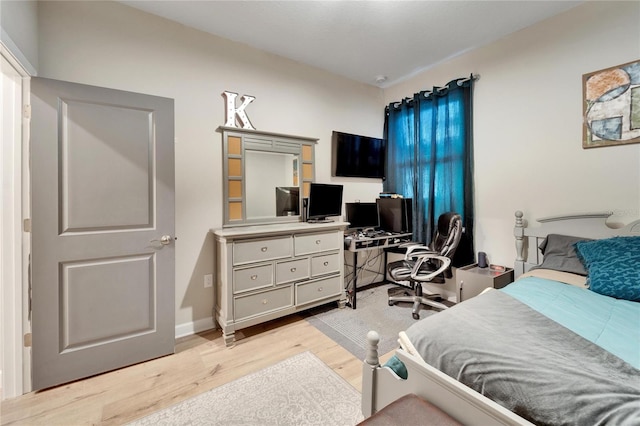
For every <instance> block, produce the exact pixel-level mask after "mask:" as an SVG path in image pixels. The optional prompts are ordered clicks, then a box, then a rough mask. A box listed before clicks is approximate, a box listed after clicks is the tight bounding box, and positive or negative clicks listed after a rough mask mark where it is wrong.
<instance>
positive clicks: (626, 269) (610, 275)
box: [575, 237, 640, 302]
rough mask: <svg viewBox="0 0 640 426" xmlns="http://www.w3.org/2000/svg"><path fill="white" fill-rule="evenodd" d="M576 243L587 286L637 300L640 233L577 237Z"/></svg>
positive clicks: (639, 273)
mask: <svg viewBox="0 0 640 426" xmlns="http://www.w3.org/2000/svg"><path fill="white" fill-rule="evenodd" d="M575 247H576V252H577V254H578V257H579V258H580V260H581V261H582V263H584V265H585V267H586V268H587V272H588V275H587V284H588V285H589V289H590V290H592V291H594V292H596V293H600V294H604V295H605V296H611V297H615V298H616V299H625V300H631V301H633V302H640V237H613V238H607V239H604V240H594V241H579V242H577V243H575Z"/></svg>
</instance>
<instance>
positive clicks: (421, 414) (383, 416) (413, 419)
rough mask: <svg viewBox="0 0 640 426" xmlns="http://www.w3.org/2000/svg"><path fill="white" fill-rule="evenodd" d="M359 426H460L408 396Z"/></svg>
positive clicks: (440, 411)
mask: <svg viewBox="0 0 640 426" xmlns="http://www.w3.org/2000/svg"><path fill="white" fill-rule="evenodd" d="M359 425H363V426H406V425H430V426H431V425H433V426H462V423H459V422H458V421H457V420H455V419H453V418H452V417H450V416H449V415H448V414H447V413H445V412H444V411H442V410H441V409H439V408H438V407H436V406H435V405H433V404H431V403H430V402H428V401H425V400H424V399H422V398H420V397H418V396H416V395H414V394H408V395H405V396H403V397H402V398H400V399H397V400H395V401H393V402H392V403H391V404H389V405H387V406H386V407H384V408H383V409H382V410H380V411H378V412H377V413H375V414H374V415H373V416H371V417H369V418H368V419H364V420H363V421H362V422H361V423H359Z"/></svg>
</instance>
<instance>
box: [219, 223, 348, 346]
mask: <svg viewBox="0 0 640 426" xmlns="http://www.w3.org/2000/svg"><path fill="white" fill-rule="evenodd" d="M346 226H347V223H344V222H328V223H313V224H310V223H305V222H294V223H286V224H273V225H258V226H245V227H234V228H223V229H215V230H212V231H211V232H212V233H213V235H214V238H215V260H216V271H217V273H216V291H215V298H216V301H215V309H216V320H217V322H218V324H219V325H220V327H221V328H222V333H223V336H224V340H225V343H226V344H227V346H231V345H233V342H234V340H235V337H234V335H235V332H236V330H240V329H242V328H245V327H250V326H252V325H256V324H260V323H263V322H265V321H269V320H272V319H275V318H279V317H281V316H284V315H289V314H292V313H295V312H299V311H302V310H305V309H309V308H311V307H314V306H318V305H322V304H325V303H327V302H331V301H337V302H338V305H339V306H340V307H344V305H345V302H346V296H345V292H344V285H343V282H344V272H343V271H344V229H345V228H346Z"/></svg>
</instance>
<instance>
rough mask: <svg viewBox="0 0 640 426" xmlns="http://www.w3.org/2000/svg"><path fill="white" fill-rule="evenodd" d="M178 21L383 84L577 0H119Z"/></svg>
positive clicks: (513, 30) (562, 9)
mask: <svg viewBox="0 0 640 426" xmlns="http://www.w3.org/2000/svg"><path fill="white" fill-rule="evenodd" d="M120 2H121V3H124V4H127V5H129V6H132V7H135V8H137V9H140V10H143V11H146V12H149V13H152V14H155V15H158V16H162V17H164V18H167V19H170V20H173V21H176V22H179V23H181V24H183V25H186V26H189V27H193V28H196V29H198V30H202V31H205V32H208V33H211V34H215V35H217V36H220V37H223V38H226V39H229V40H233V41H236V42H240V43H243V44H246V45H249V46H252V47H254V48H257V49H260V50H263V51H266V52H270V53H274V54H276V55H280V56H283V57H285V58H289V59H292V60H295V61H298V62H301V63H304V64H308V65H312V66H314V67H317V68H321V69H324V70H327V71H330V72H332V73H334V74H338V75H341V76H344V77H347V78H350V79H353V80H356V81H360V82H362V83H366V84H372V85H376V86H380V87H387V86H390V85H392V84H394V83H397V82H400V81H402V80H404V79H407V78H409V77H411V76H413V75H415V74H417V73H419V72H421V71H423V70H426V69H428V68H430V67H432V66H434V65H436V64H438V63H441V62H443V61H445V60H447V59H449V58H452V57H455V56H457V55H460V54H462V53H464V52H467V51H469V50H472V49H474V48H477V47H480V46H483V45H486V44H488V43H491V42H493V41H495V40H498V39H499V38H501V37H504V36H506V35H508V34H510V33H513V32H515V31H518V30H521V29H523V28H525V27H528V26H530V25H532V24H535V23H536V22H539V21H542V20H544V19H547V18H549V17H551V16H554V15H557V14H559V13H562V12H564V11H566V10H568V9H570V8H572V7H575V6H577V5H579V4H580V3H582V1H539V0H538V1H525V0H518V1H462V0H456V1H453V0H449V1H427V0H422V1H401V0H395V1H309V0H307V1H220V0H215V1H214V0H195V1H194V0H157V1H154V0H121V1H120Z"/></svg>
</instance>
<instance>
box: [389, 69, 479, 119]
mask: <svg viewBox="0 0 640 426" xmlns="http://www.w3.org/2000/svg"><path fill="white" fill-rule="evenodd" d="M479 79H480V74H473V73H471V75H469V77H467V78H454V79H453V80H451V81H450V82H449V83H447V84H446V85H444V86H443V87H439V86H435V88H437V89H442V88H444V87H447V86H448V85H449V84H451V82H453V81H455V82H456V84H457V85H458V86H462V85H463V84H464V83H466V82H467V81H471V80H473V81H477V80H479ZM423 92H431V91H430V90H421V91H420V92H419V93H423ZM402 102H407V103H411V102H413V98H412V97H409V96H407V97H406V98H404V99H402V100H401V101H398V102H393V106H394V107H395V106H398V105H400V104H401V103H402ZM388 109H389V106H386V107H385V111H388Z"/></svg>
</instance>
